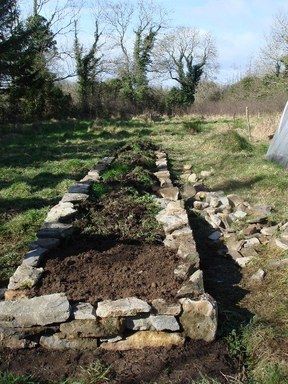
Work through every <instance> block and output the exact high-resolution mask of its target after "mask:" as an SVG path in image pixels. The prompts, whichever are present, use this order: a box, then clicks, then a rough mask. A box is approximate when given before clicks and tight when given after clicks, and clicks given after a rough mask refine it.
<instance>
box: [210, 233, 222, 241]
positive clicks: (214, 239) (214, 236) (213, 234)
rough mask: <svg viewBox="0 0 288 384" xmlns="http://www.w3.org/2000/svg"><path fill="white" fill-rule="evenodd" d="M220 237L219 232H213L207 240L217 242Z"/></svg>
mask: <svg viewBox="0 0 288 384" xmlns="http://www.w3.org/2000/svg"><path fill="white" fill-rule="evenodd" d="M221 237H222V233H221V232H219V231H214V232H212V233H211V235H209V236H208V239H209V240H212V241H218V240H219V239H220V238H221Z"/></svg>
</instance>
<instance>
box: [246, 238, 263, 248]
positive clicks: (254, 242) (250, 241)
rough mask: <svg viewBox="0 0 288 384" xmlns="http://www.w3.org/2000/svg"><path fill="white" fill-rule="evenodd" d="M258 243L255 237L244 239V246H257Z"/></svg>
mask: <svg viewBox="0 0 288 384" xmlns="http://www.w3.org/2000/svg"><path fill="white" fill-rule="evenodd" d="M258 245H260V241H259V240H258V239H257V237H251V238H250V239H247V240H245V243H244V245H243V246H244V247H245V248H249V247H257V246H258Z"/></svg>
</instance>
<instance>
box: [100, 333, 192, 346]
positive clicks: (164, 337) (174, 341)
mask: <svg viewBox="0 0 288 384" xmlns="http://www.w3.org/2000/svg"><path fill="white" fill-rule="evenodd" d="M184 342H185V338H184V337H183V336H182V335H181V334H179V333H177V332H173V333H168V332H160V331H139V332H136V333H134V334H133V335H131V336H129V337H127V339H125V340H122V341H118V342H117V343H103V344H101V346H100V348H102V349H105V350H108V351H127V350H129V349H143V348H158V347H170V346H172V345H176V346H182V345H183V344H184Z"/></svg>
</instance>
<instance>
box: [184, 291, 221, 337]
mask: <svg viewBox="0 0 288 384" xmlns="http://www.w3.org/2000/svg"><path fill="white" fill-rule="evenodd" d="M180 302H181V304H182V308H183V313H182V315H181V317H180V322H181V324H182V327H183V330H184V332H185V334H186V336H188V337H190V339H192V340H205V341H207V342H211V341H213V340H214V339H215V336H216V331H217V322H218V321H217V317H218V311H217V303H216V301H215V300H214V299H213V298H212V297H211V296H209V295H207V294H205V295H203V296H202V297H201V298H200V299H199V300H191V299H181V300H180Z"/></svg>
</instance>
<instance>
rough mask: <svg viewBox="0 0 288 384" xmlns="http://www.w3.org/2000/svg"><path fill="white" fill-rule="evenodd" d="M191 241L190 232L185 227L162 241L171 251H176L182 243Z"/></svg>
mask: <svg viewBox="0 0 288 384" xmlns="http://www.w3.org/2000/svg"><path fill="white" fill-rule="evenodd" d="M188 240H189V241H193V235H192V230H191V229H190V227H188V226H186V227H183V228H181V229H176V231H174V232H172V233H170V234H168V235H167V236H166V238H165V240H164V245H165V246H166V247H168V248H171V249H178V248H179V246H180V244H181V243H182V242H186V241H188Z"/></svg>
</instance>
